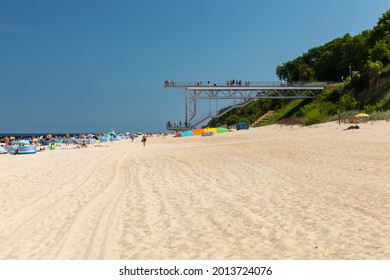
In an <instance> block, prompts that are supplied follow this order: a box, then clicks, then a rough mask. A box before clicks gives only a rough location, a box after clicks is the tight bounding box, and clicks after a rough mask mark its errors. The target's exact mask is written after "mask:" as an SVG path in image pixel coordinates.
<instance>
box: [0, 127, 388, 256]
mask: <svg viewBox="0 0 390 280" xmlns="http://www.w3.org/2000/svg"><path fill="white" fill-rule="evenodd" d="M346 127H348V125H347V124H342V125H340V126H339V125H338V124H336V123H326V124H321V125H317V126H312V127H298V126H280V125H271V126H267V127H261V128H253V129H250V130H240V131H236V132H232V133H224V134H217V135H214V136H212V137H187V138H173V137H169V136H168V137H166V138H165V139H164V138H162V137H150V138H148V142H147V145H146V147H143V146H142V144H141V139H140V138H137V139H136V140H135V141H134V143H132V142H131V140H122V141H117V142H114V143H112V144H110V145H109V147H92V146H91V147H89V148H86V149H61V147H60V148H57V149H56V150H54V151H44V152H41V153H37V154H35V155H18V156H12V155H0V170H1V172H0V202H1V208H0V217H1V219H0V220H1V223H0V248H1V250H0V259H28V260H31V259H82V260H83V259H147V260H149V259H205V260H211V259H375V260H378V259H390V242H389V240H390V172H389V171H390V148H389V144H390V123H389V122H383V121H381V122H375V123H365V124H360V127H361V128H360V129H355V130H343V129H345V128H346ZM62 148H64V146H62Z"/></svg>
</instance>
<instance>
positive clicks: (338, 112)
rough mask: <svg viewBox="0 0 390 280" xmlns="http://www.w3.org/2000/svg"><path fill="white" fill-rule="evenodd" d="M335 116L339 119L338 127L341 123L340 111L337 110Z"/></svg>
mask: <svg viewBox="0 0 390 280" xmlns="http://www.w3.org/2000/svg"><path fill="white" fill-rule="evenodd" d="M337 114H338V117H339V125H340V123H341V116H340V109H338V110H337Z"/></svg>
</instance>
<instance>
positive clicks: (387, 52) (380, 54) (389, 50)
mask: <svg viewBox="0 0 390 280" xmlns="http://www.w3.org/2000/svg"><path fill="white" fill-rule="evenodd" d="M389 38H390V37H389ZM389 41H390V40H389ZM370 57H371V60H372V61H380V62H382V63H383V64H384V65H387V64H389V62H390V42H387V41H385V40H379V41H377V42H376V43H375V46H374V48H373V49H371V51H370Z"/></svg>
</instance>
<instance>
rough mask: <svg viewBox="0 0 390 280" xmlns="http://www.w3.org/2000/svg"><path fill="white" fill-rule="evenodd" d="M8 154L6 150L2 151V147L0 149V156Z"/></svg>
mask: <svg viewBox="0 0 390 280" xmlns="http://www.w3.org/2000/svg"><path fill="white" fill-rule="evenodd" d="M6 153H8V152H7V150H6V149H4V148H3V147H0V154H6Z"/></svg>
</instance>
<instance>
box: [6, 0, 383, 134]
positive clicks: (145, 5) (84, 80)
mask: <svg viewBox="0 0 390 280" xmlns="http://www.w3.org/2000/svg"><path fill="white" fill-rule="evenodd" d="M389 8H390V5H389V2H388V0H376V1H366V0H344V1H343V0H342V1H339V0H338V1H336V0H328V1H309V0H302V1H299V0H297V1H287V0H282V1H260V0H241V1H231V0H220V1H219V0H218V1H217V0H207V1H206V0H199V1H194V0H165V1H158V0H153V1H152V0H143V1H131V0H128V1H124V0H117V1H99V0H96V1H90V0H66V1H65V0H64V1H52V0H45V1H44V0H42V1H40V0H36V1H30V0H14V1H4V0H2V1H0V108H1V109H0V112H1V114H0V116H1V117H0V134H1V133H12V132H14V133H16V132H17V133H27V132H86V131H91V132H99V131H107V130H109V129H110V128H116V130H117V131H119V132H125V131H165V123H166V121H168V120H171V121H174V120H177V121H180V120H182V121H184V112H185V109H184V90H173V89H169V90H168V89H164V87H163V82H164V80H166V79H169V80H176V81H195V80H204V81H207V80H210V81H214V80H216V81H226V80H228V79H242V80H251V81H277V80H278V79H277V77H276V75H275V69H276V67H277V66H278V65H280V64H282V63H283V62H286V61H288V60H291V59H294V58H295V57H297V56H299V55H301V54H302V53H304V52H306V51H307V50H308V49H310V48H312V47H316V46H319V45H322V44H324V43H326V42H329V41H330V40H332V39H335V38H337V37H341V36H344V34H346V33H350V34H351V35H356V34H358V33H360V32H361V31H363V30H365V29H371V28H372V27H374V26H375V25H376V23H377V21H378V18H379V17H381V16H382V14H383V13H384V12H386V11H387V10H388V9H389Z"/></svg>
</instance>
